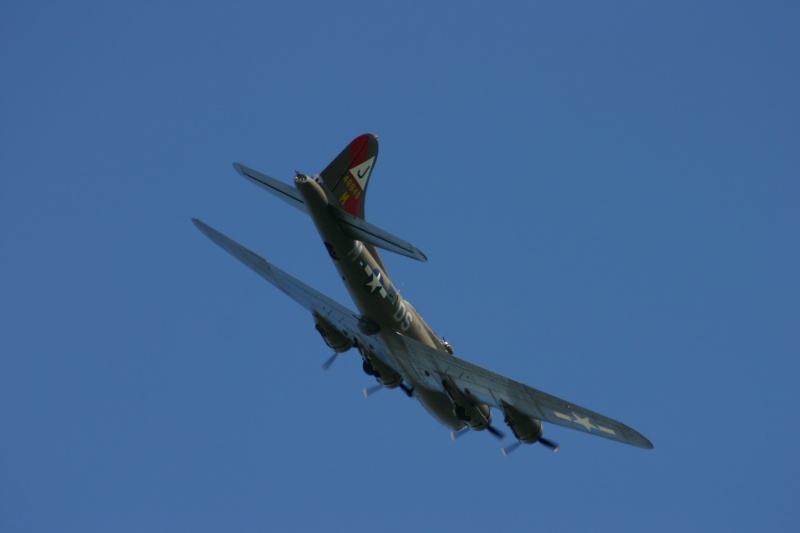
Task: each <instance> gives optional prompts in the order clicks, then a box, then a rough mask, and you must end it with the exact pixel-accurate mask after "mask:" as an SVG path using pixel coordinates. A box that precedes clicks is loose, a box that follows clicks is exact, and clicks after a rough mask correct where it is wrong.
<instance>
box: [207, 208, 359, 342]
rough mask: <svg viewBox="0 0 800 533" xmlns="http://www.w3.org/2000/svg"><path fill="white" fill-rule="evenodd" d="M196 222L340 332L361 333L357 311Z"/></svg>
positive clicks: (237, 257) (209, 227) (218, 242)
mask: <svg viewBox="0 0 800 533" xmlns="http://www.w3.org/2000/svg"><path fill="white" fill-rule="evenodd" d="M192 222H194V225H195V226H197V228H198V229H199V230H200V231H202V232H203V234H204V235H205V236H206V237H208V238H209V239H211V240H212V241H214V243H216V244H217V245H218V246H219V247H220V248H222V249H223V250H225V251H226V252H228V253H229V254H231V255H232V256H233V257H235V258H236V259H238V260H239V261H241V262H242V263H244V264H245V265H247V266H248V267H250V269H252V270H253V271H254V272H255V273H256V274H258V275H259V276H261V277H262V278H264V279H265V280H267V281H269V282H270V283H272V284H273V285H275V286H276V287H277V288H278V289H280V290H281V291H283V292H284V293H285V294H286V295H287V296H289V298H291V299H292V300H294V301H296V302H297V303H299V304H300V305H302V306H303V307H305V308H306V309H308V310H309V311H311V312H312V313H317V314H318V315H320V316H321V317H323V318H325V319H326V320H327V321H328V322H329V323H330V324H331V325H333V326H335V327H337V328H338V329H339V330H340V331H342V332H348V333H350V334H351V335H353V336H358V320H359V316H358V315H357V314H356V313H354V312H353V311H351V310H350V309H348V308H347V307H345V306H343V305H342V304H340V303H338V302H336V301H334V300H332V299H331V298H328V297H327V296H325V295H324V294H322V293H321V292H319V291H317V290H315V289H313V288H312V287H309V286H308V285H306V284H305V283H303V282H302V281H300V280H298V279H297V278H295V277H293V276H291V275H289V274H287V273H286V272H284V271H283V270H281V269H280V268H278V267H276V266H275V265H273V264H271V263H270V262H269V261H267V260H266V259H263V258H261V257H259V256H257V255H256V254H254V253H253V252H251V251H250V250H248V249H247V248H245V247H244V246H242V245H241V244H238V243H236V242H234V241H233V240H231V239H229V238H228V237H226V236H225V235H223V234H222V233H220V232H218V231H217V230H215V229H214V228H212V227H211V226H208V225H207V224H205V223H203V222H201V221H200V220H197V219H196V218H193V219H192Z"/></svg>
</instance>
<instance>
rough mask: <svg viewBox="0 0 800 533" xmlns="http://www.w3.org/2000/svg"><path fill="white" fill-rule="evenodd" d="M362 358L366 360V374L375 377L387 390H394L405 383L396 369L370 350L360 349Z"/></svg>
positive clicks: (364, 366)
mask: <svg viewBox="0 0 800 533" xmlns="http://www.w3.org/2000/svg"><path fill="white" fill-rule="evenodd" d="M359 351H360V352H361V357H363V359H364V365H363V368H364V373H365V374H367V375H368V376H374V377H375V378H376V379H377V380H378V381H379V382H380V384H381V385H383V386H384V387H386V388H387V389H394V388H397V387H399V386H400V385H401V384H402V383H403V377H402V376H401V375H400V374H398V373H397V371H396V370H395V369H393V368H392V367H390V366H389V365H387V364H386V363H384V362H383V361H381V360H380V359H378V358H377V357H375V356H374V355H373V354H372V353H370V351H369V350H368V349H366V348H365V347H362V348H360V349H359Z"/></svg>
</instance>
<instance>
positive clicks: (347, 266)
mask: <svg viewBox="0 0 800 533" xmlns="http://www.w3.org/2000/svg"><path fill="white" fill-rule="evenodd" d="M295 185H296V187H297V189H298V191H299V192H300V194H301V195H302V197H303V200H304V201H305V205H306V207H307V208H308V212H309V214H310V215H311V218H312V219H313V221H314V225H315V226H316V227H317V230H318V231H319V234H320V236H321V237H322V240H323V242H324V244H325V248H326V249H327V251H328V255H329V256H330V257H331V259H332V260H333V263H334V265H335V266H336V269H337V270H338V271H339V275H340V276H341V278H342V281H343V282H344V284H345V286H346V287H347V290H348V292H349V293H350V296H351V297H352V298H353V301H354V302H355V304H356V306H357V307H358V309H359V311H361V313H362V316H363V318H364V320H365V325H364V330H365V332H367V331H368V332H369V334H370V335H394V334H396V333H400V334H402V335H405V336H407V337H410V338H412V339H414V340H416V341H419V342H421V343H423V344H425V345H427V346H430V347H432V348H434V349H436V350H438V351H441V352H445V353H450V352H449V351H448V350H447V348H446V346H445V344H444V343H443V342H442V341H441V340H440V339H439V338H438V337H437V336H436V334H435V333H434V332H433V331H432V330H431V328H430V327H429V326H428V325H427V324H426V323H425V321H424V320H423V319H422V317H421V316H420V315H419V313H417V311H416V310H415V309H414V307H413V306H412V305H411V304H410V303H409V302H407V301H406V300H404V299H403V298H402V296H401V295H400V292H399V291H398V290H397V289H396V288H395V286H394V285H393V284H392V281H391V279H390V278H389V275H388V274H387V273H386V269H385V267H384V266H383V262H382V260H381V258H380V256H379V255H378V252H377V250H375V248H374V247H372V246H370V245H366V244H364V243H362V242H361V241H358V240H354V239H351V238H349V237H348V236H346V235H345V234H344V233H343V232H342V231H341V229H340V227H339V224H338V222H337V221H336V218H335V217H334V216H333V215H332V214H331V209H335V208H336V207H334V206H333V205H331V198H330V194H329V193H328V192H327V190H326V188H325V186H324V184H322V183H319V182H318V181H317V180H316V179H314V178H311V177H308V176H305V175H302V174H299V175H297V176H296V177H295ZM359 349H360V350H361V352H362V356H364V357H365V358H366V359H367V360H369V358H370V356H369V350H370V346H369V345H368V344H366V345H364V344H363V343H362V345H361V346H359ZM393 355H394V361H393V362H394V366H395V367H396V368H394V370H395V371H397V372H399V374H400V375H403V376H409V375H410V373H409V372H404V371H403V363H404V361H403V359H402V357H401V356H400V354H393ZM405 379H406V380H408V378H407V377H406V378H405ZM379 381H381V382H382V383H384V384H386V380H381V379H380V378H379ZM388 381H389V382H391V383H394V381H392V380H388ZM397 383H399V381H398V382H397ZM409 385H410V386H411V387H412V388H413V390H414V395H415V397H416V398H417V399H418V400H419V401H420V403H421V404H422V405H423V406H424V407H425V408H426V409H427V410H428V412H429V413H431V414H432V415H433V416H434V417H436V418H437V419H438V420H439V421H440V422H441V423H442V424H444V425H445V426H447V427H449V428H451V429H453V430H460V429H462V428H463V427H464V425H465V424H464V422H463V421H462V420H461V419H460V418H459V417H457V416H456V414H455V413H454V410H453V402H452V401H451V399H450V398H449V397H448V396H447V395H446V394H442V393H441V392H438V391H433V390H430V389H427V388H425V387H423V386H421V385H420V384H418V383H414V382H410V383H409ZM395 386H396V385H395Z"/></svg>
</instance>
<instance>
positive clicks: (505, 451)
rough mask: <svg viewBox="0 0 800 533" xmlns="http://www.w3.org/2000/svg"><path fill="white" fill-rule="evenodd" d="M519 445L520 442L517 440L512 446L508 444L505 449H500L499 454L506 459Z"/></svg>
mask: <svg viewBox="0 0 800 533" xmlns="http://www.w3.org/2000/svg"><path fill="white" fill-rule="evenodd" d="M520 444H522V441H521V440H518V441H517V442H515V443H514V444H509V445H508V446H506V447H505V448H500V453H502V454H503V457H508V454H510V453H511V452H513V451H514V450H516V449H517V448H519V446H520Z"/></svg>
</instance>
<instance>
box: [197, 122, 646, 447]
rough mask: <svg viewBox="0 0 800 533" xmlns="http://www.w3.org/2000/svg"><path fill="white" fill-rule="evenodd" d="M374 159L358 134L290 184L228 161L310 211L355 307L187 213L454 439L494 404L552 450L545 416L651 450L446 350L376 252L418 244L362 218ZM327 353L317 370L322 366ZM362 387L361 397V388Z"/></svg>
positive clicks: (633, 434) (414, 253) (371, 142)
mask: <svg viewBox="0 0 800 533" xmlns="http://www.w3.org/2000/svg"><path fill="white" fill-rule="evenodd" d="M377 158H378V140H377V137H376V136H374V135H371V134H364V135H360V136H359V137H357V138H355V139H354V140H353V141H352V142H351V143H350V144H349V145H348V146H347V147H346V148H345V149H344V150H343V151H342V152H341V153H340V154H339V155H338V156H337V157H336V159H334V160H333V162H331V164H329V165H328V166H327V167H326V168H325V170H323V171H322V172H321V173H320V174H318V175H314V176H307V175H304V174H300V173H298V174H297V175H296V176H295V178H294V187H291V186H289V185H287V184H285V183H282V182H280V181H278V180H276V179H274V178H271V177H269V176H266V175H264V174H261V173H259V172H256V171H255V170H252V169H250V168H247V167H245V166H244V165H240V164H238V163H235V164H234V168H235V169H236V171H237V172H239V174H241V175H242V176H244V177H245V178H247V179H249V180H251V181H252V182H254V183H256V184H257V185H259V186H261V187H262V188H264V189H265V190H267V191H269V192H270V193H272V194H274V195H276V196H278V197H279V198H281V199H282V200H284V201H286V202H287V203H289V204H291V205H292V206H294V207H295V208H297V209H300V210H301V211H304V212H306V213H307V214H309V215H310V216H311V218H312V220H313V221H314V224H315V226H316V227H317V230H318V231H319V234H320V236H321V237H322V241H323V243H324V245H325V249H326V250H327V252H328V255H329V256H330V258H331V260H332V261H333V264H334V265H335V266H336V269H337V270H338V271H339V275H340V276H341V278H342V281H343V282H344V284H345V286H346V287H347V290H348V292H349V293H350V296H351V297H352V299H353V301H354V302H355V304H356V307H357V308H358V310H359V312H358V313H356V312H354V311H351V310H350V309H348V308H347V307H345V306H343V305H341V304H339V303H337V302H335V301H334V300H332V299H330V298H328V297H327V296H325V295H323V294H321V293H320V292H318V291H316V290H314V289H313V288H311V287H309V286H308V285H306V284H305V283H303V282H302V281H300V280H298V279H296V278H294V277H292V276H290V275H289V274H287V273H286V272H284V271H282V270H280V269H279V268H277V267H276V266H274V265H272V264H271V263H269V262H267V261H266V260H264V259H262V258H261V257H259V256H257V255H256V254H254V253H253V252H251V251H250V250H248V249H246V248H244V247H243V246H241V245H239V244H237V243H236V242H234V241H232V240H231V239H229V238H228V237H226V236H224V235H222V234H221V233H219V232H218V231H216V230H215V229H213V228H211V227H210V226H208V225H206V224H204V223H203V222H201V221H199V220H197V219H192V221H193V222H194V224H195V225H196V226H197V227H198V228H199V229H200V231H202V232H203V233H204V234H205V235H206V236H207V237H208V238H210V239H211V240H212V241H214V242H215V243H216V244H217V245H219V246H220V247H221V248H223V249H224V250H226V251H227V252H228V253H230V254H231V255H233V256H234V257H235V258H237V259H238V260H239V261H241V262H242V263H244V264H245V265H247V266H248V267H249V268H251V269H252V270H254V271H255V272H256V273H257V274H259V275H260V276H261V277H263V278H264V279H266V280H267V281H269V282H270V283H272V284H273V285H275V286H276V287H277V288H278V289H280V290H281V291H283V292H284V293H285V294H287V295H288V296H289V297H290V298H292V299H293V300H295V301H296V302H297V303H299V304H300V305H302V306H303V307H304V308H306V309H307V310H308V311H310V312H311V314H312V316H313V318H314V322H315V327H316V329H317V331H318V332H319V333H320V334H321V335H322V337H323V339H324V341H325V343H326V344H327V345H328V346H329V347H330V348H331V349H333V350H334V357H335V356H336V355H337V354H338V353H341V352H344V351H347V350H349V349H351V348H355V349H356V350H357V351H358V352H359V353H360V354H361V357H362V360H363V369H364V372H366V373H367V374H368V375H370V376H374V377H375V379H377V381H378V383H379V384H380V385H381V386H383V387H386V388H389V389H394V388H400V389H402V390H403V391H404V392H405V393H406V394H407V395H408V396H411V397H413V398H416V399H417V400H418V401H419V402H420V403H421V404H422V406H423V407H424V408H425V409H426V410H427V411H428V412H429V413H430V414H431V415H432V416H433V417H434V418H436V419H437V420H438V421H439V422H441V423H442V424H443V425H444V426H446V427H448V428H449V429H451V430H452V432H453V433H451V435H452V436H453V437H454V438H455V436H457V435H461V434H463V433H464V432H466V430H467V429H472V430H475V431H482V430H488V431H489V432H490V433H492V434H494V435H495V436H498V437H500V438H502V436H503V435H502V433H501V432H500V431H499V430H497V429H496V428H494V427H493V426H492V425H491V422H492V410H491V408H492V407H493V408H495V409H498V410H499V411H500V412H501V413H502V414H503V419H504V421H505V423H506V424H507V425H508V426H509V427H510V428H511V431H512V432H513V434H514V437H516V439H517V442H515V443H514V444H512V445H511V446H509V447H507V448H504V449H503V453H504V455H505V454H506V453H508V452H510V451H511V450H513V449H515V448H516V447H517V446H519V444H520V443H525V444H532V443H534V442H537V441H538V442H540V443H542V444H544V445H546V446H548V447H550V448H552V449H554V450H555V449H557V446H556V445H555V444H554V443H553V442H551V441H549V440H547V439H545V438H544V437H543V436H542V424H541V422H542V421H546V422H550V423H552V424H557V425H559V426H563V427H567V428H570V429H574V430H578V431H583V432H585V433H588V434H590V435H596V436H600V437H604V438H607V439H611V440H615V441H618V442H622V443H625V444H630V445H633V446H637V447H640V448H646V449H651V448H652V447H653V445H652V444H651V443H650V441H649V440H647V439H646V438H645V437H644V436H643V435H641V434H640V433H638V432H637V431H635V430H633V429H632V428H630V427H628V426H626V425H625V424H623V423H621V422H618V421H616V420H613V419H611V418H608V417H606V416H603V415H601V414H598V413H596V412H594V411H591V410H589V409H586V408H584V407H580V406H579V405H576V404H574V403H571V402H568V401H565V400H562V399H560V398H556V397H555V396H551V395H550V394H547V393H544V392H541V391H539V390H536V389H534V388H532V387H529V386H527V385H525V384H523V383H520V382H517V381H514V380H512V379H509V378H507V377H505V376H501V375H500V374H496V373H494V372H491V371H489V370H486V369H484V368H481V367H479V366H476V365H473V364H471V363H469V362H467V361H464V360H462V359H459V358H458V357H456V356H455V355H453V349H452V347H451V346H450V344H449V343H447V342H445V341H444V340H442V339H440V338H439V337H437V336H436V334H435V333H434V332H433V330H432V329H431V328H430V327H429V326H428V324H426V323H425V321H424V320H423V319H422V317H421V316H420V315H419V313H417V311H416V310H415V309H414V307H413V306H412V305H411V304H410V303H409V302H408V301H406V300H404V299H403V297H402V296H401V295H400V292H399V291H398V290H397V288H396V287H395V285H394V284H393V283H392V281H391V280H390V278H389V275H388V274H387V272H386V267H385V266H384V264H383V261H382V260H381V257H380V255H379V254H378V251H377V248H382V249H385V250H389V251H393V252H395V253H399V254H402V255H405V256H407V257H411V258H414V259H417V260H420V261H427V258H426V257H425V255H424V254H423V253H422V252H421V251H419V250H418V249H417V248H416V247H414V246H413V245H411V244H410V243H408V242H405V241H403V240H401V239H399V238H397V237H395V236H394V235H392V234H390V233H388V232H386V231H384V230H382V229H380V228H377V227H375V226H373V225H372V224H370V223H368V222H367V221H366V220H364V200H365V197H366V191H367V186H368V184H369V179H370V176H371V175H372V172H373V170H374V168H375V163H376V161H377ZM330 362H332V359H330V360H329V362H328V363H326V365H324V366H328V365H329V363H330ZM366 392H367V391H366V390H365V394H366Z"/></svg>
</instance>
